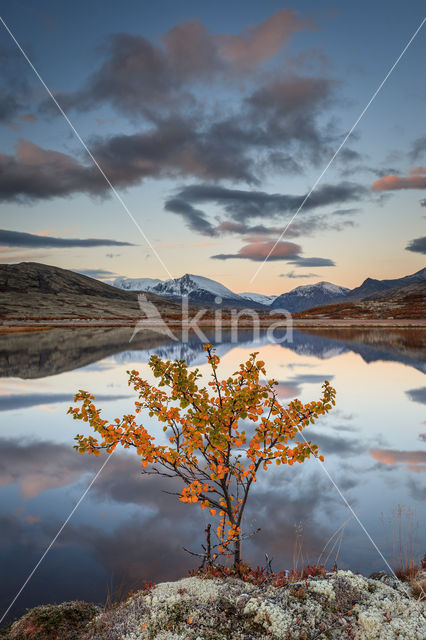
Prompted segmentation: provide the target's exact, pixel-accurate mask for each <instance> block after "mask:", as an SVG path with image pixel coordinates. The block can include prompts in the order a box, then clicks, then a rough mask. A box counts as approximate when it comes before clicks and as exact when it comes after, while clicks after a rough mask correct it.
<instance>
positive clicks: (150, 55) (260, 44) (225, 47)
mask: <svg viewBox="0 0 426 640" xmlns="http://www.w3.org/2000/svg"><path fill="white" fill-rule="evenodd" d="M314 28H315V24H314V23H313V21H312V20H309V19H306V18H302V17H301V16H299V15H298V14H297V12H296V11H294V10H289V9H283V10H280V11H277V12H276V13H275V14H273V15H272V16H270V17H269V18H267V19H266V20H264V21H263V22H260V23H259V24H257V25H251V26H249V27H247V28H246V29H244V30H243V31H242V32H241V33H240V34H238V35H235V34H226V33H224V34H217V35H216V34H212V33H211V32H210V31H209V30H208V29H207V28H206V27H205V25H203V24H202V23H201V22H200V21H199V20H188V21H185V22H181V23H178V24H176V25H175V26H174V27H172V28H171V29H170V30H169V31H167V32H166V33H165V34H163V35H162V36H161V37H160V40H159V42H157V43H153V42H151V41H149V40H148V39H147V38H145V37H143V36H140V35H133V34H128V33H118V34H113V35H111V36H109V37H108V38H107V40H106V41H105V42H104V44H103V47H102V50H101V51H102V53H103V56H104V59H103V61H102V62H101V64H100V66H99V67H98V68H97V69H96V70H95V71H94V72H93V73H92V74H91V76H90V77H89V79H88V81H87V83H86V85H85V86H84V87H83V88H81V89H79V90H77V91H74V92H58V93H56V96H55V97H56V98H57V99H58V101H59V102H60V103H61V105H62V106H63V107H64V108H65V109H70V108H74V109H79V110H82V111H86V110H88V109H92V108H94V107H97V106H99V104H101V103H105V102H108V103H110V104H111V105H112V106H113V107H114V108H115V109H117V110H119V111H121V112H124V113H126V114H131V115H135V114H143V115H145V116H146V117H150V118H152V117H154V118H155V117H156V113H155V112H157V114H158V110H159V111H160V112H161V113H164V112H167V111H170V110H173V108H174V109H176V108H177V107H179V106H185V107H188V106H193V104H194V101H195V99H194V97H193V95H192V94H191V93H190V91H189V87H190V86H191V84H193V83H195V82H197V83H199V84H202V85H203V84H206V85H210V83H211V82H212V80H214V79H217V78H221V79H222V80H223V79H228V80H229V79H230V78H232V79H235V77H236V76H237V74H238V75H240V74H241V73H243V72H252V71H253V70H254V69H256V68H257V67H258V66H259V65H261V64H263V63H265V62H267V61H268V60H269V59H271V58H272V57H273V56H275V55H276V54H277V53H279V51H280V50H281V49H282V48H283V46H284V45H285V44H287V43H288V42H289V40H290V39H291V37H292V36H293V35H294V34H295V33H298V32H300V31H303V30H306V29H309V30H312V29H314ZM44 108H51V105H50V104H49V103H48V102H46V103H45V105H44Z"/></svg>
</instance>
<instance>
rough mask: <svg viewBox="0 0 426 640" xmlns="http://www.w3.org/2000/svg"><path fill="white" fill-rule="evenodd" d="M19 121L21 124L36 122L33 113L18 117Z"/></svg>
mask: <svg viewBox="0 0 426 640" xmlns="http://www.w3.org/2000/svg"><path fill="white" fill-rule="evenodd" d="M19 119H20V120H22V122H36V121H37V116H35V115H34V114H33V113H24V114H22V116H19Z"/></svg>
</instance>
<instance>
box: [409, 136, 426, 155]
mask: <svg viewBox="0 0 426 640" xmlns="http://www.w3.org/2000/svg"><path fill="white" fill-rule="evenodd" d="M425 152H426V136H422V137H420V138H417V140H415V141H414V142H413V145H412V148H411V151H410V154H409V155H410V158H411V159H412V160H417V159H418V158H419V157H421V156H422V155H423V154H424V153H425Z"/></svg>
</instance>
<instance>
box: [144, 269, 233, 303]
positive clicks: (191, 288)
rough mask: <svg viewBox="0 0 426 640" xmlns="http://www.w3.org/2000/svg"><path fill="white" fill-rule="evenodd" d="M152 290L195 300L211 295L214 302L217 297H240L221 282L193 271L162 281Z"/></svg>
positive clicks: (226, 298)
mask: <svg viewBox="0 0 426 640" xmlns="http://www.w3.org/2000/svg"><path fill="white" fill-rule="evenodd" d="M151 291H152V292H153V293H157V294H158V295H160V296H165V297H167V298H181V297H182V296H188V297H189V299H190V300H191V301H193V302H195V301H196V299H199V298H200V299H201V298H203V297H206V296H207V297H209V298H210V297H211V298H212V302H214V300H213V298H216V297H218V298H222V300H234V299H239V298H240V296H239V295H238V294H237V293H234V292H233V291H231V289H228V287H225V286H224V285H223V284H220V282H216V280H211V279H210V278H204V277H203V276H196V275H194V274H192V273H186V274H185V275H184V276H182V277H181V278H175V279H173V280H166V281H165V282H161V283H159V284H157V285H156V286H155V287H154V288H153V289H151Z"/></svg>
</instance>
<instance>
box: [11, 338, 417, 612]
mask: <svg viewBox="0 0 426 640" xmlns="http://www.w3.org/2000/svg"><path fill="white" fill-rule="evenodd" d="M129 334H130V335H131V333H130V330H129V329H90V330H89V329H78V330H66V329H54V330H50V331H44V332H40V333H37V334H16V335H14V336H13V337H11V336H8V337H6V338H5V336H4V335H3V336H1V337H0V371H1V375H2V376H3V381H2V382H3V388H2V390H1V393H0V407H1V408H2V409H3V412H2V414H1V416H2V427H1V432H0V447H1V449H0V451H1V454H0V487H1V494H2V501H1V507H0V538H1V544H0V566H1V572H2V576H1V578H2V579H1V582H0V607H1V608H2V609H3V610H4V609H6V607H7V606H8V604H9V602H10V600H11V599H12V598H13V596H14V595H15V593H16V591H17V590H18V589H19V588H20V586H21V585H22V583H23V582H24V580H25V579H26V577H27V575H28V573H29V571H30V570H31V569H32V567H33V566H34V565H35V564H36V562H37V561H38V559H39V558H40V556H41V554H42V553H43V551H44V550H45V548H46V547H47V546H48V544H49V543H50V541H51V539H52V538H53V536H54V535H55V534H56V532H57V531H58V529H59V527H60V526H61V525H62V523H63V521H64V520H65V519H66V517H67V516H68V514H69V513H70V511H71V509H72V508H73V506H74V504H75V502H76V500H78V499H79V497H80V496H81V494H82V493H83V491H84V489H85V488H86V487H87V485H88V483H89V482H90V479H91V477H93V474H94V473H96V472H97V470H98V469H99V467H100V466H101V464H102V458H94V457H91V456H80V455H78V454H77V453H76V452H75V451H74V450H73V449H72V444H73V436H74V435H75V433H76V431H77V430H81V429H82V428H84V426H82V425H81V424H80V423H79V424H78V425H77V423H75V422H73V421H72V420H71V419H70V417H69V416H66V409H67V407H68V404H69V401H70V398H71V396H72V394H73V392H74V391H76V390H77V389H79V388H85V389H90V390H93V391H94V392H95V393H96V397H97V400H98V401H99V404H100V405H101V406H104V414H105V416H108V417H109V418H112V417H115V416H118V415H121V414H122V413H127V412H128V411H129V406H131V404H130V403H131V400H130V398H129V393H130V391H129V389H128V387H127V384H126V382H127V377H126V373H125V371H126V369H129V368H133V366H137V367H138V368H139V369H140V370H141V372H145V373H146V371H147V366H146V362H147V360H148V359H149V356H150V355H151V354H152V353H154V352H155V353H158V354H159V355H160V356H161V357H164V358H168V359H171V358H176V357H178V358H185V359H187V360H188V361H189V362H190V363H191V365H193V366H194V365H196V366H200V368H201V370H203V363H204V362H205V360H204V356H203V354H202V351H201V349H202V344H201V342H200V341H199V340H196V339H193V340H192V341H191V342H190V343H188V344H185V345H184V344H181V343H175V342H170V343H164V342H163V343H162V342H161V337H160V338H159V337H158V336H156V335H155V334H153V335H149V334H144V335H141V334H138V335H137V336H136V341H135V342H132V343H131V345H129V342H128V341H129ZM425 334H426V332H424V331H421V330H378V329H376V330H372V329H371V330H368V331H357V330H351V331H348V330H345V331H333V332H331V331H327V332H326V331H324V330H323V331H316V332H312V331H310V332H309V333H308V332H306V331H303V332H301V331H297V332H295V334H294V342H293V343H291V344H283V345H270V344H268V343H267V340H266V337H265V336H261V338H260V339H259V340H258V341H257V342H256V344H254V343H253V342H252V341H251V336H250V334H249V332H248V333H247V335H244V336H243V335H241V336H240V337H241V342H240V343H239V344H238V345H234V344H232V343H231V342H230V340H228V339H227V336H226V335H225V336H224V341H223V342H222V344H220V345H218V353H219V354H220V355H221V356H223V362H222V364H223V367H224V374H225V375H227V374H228V372H231V371H233V370H234V369H235V367H236V366H237V365H238V363H239V362H240V361H241V360H242V359H244V358H246V357H247V355H248V353H250V352H251V351H254V350H256V351H260V352H261V357H262V358H263V359H265V361H266V363H267V365H268V373H269V374H270V375H273V376H274V377H275V378H276V379H278V380H279V382H280V385H279V393H280V396H281V397H283V398H288V399H290V398H293V397H294V396H295V395H297V396H298V397H301V399H302V401H308V400H311V399H314V398H315V397H317V396H319V394H320V385H321V383H322V381H323V380H324V379H325V378H327V379H329V380H332V381H333V382H332V383H333V385H334V386H335V387H336V389H337V408H336V410H335V411H334V412H332V413H331V414H330V415H329V416H327V417H326V418H325V419H324V420H320V421H319V422H318V423H317V424H316V425H315V426H314V427H313V428H312V429H311V430H310V435H309V439H312V440H313V441H314V442H317V443H318V444H319V446H320V450H321V452H322V453H323V454H324V455H325V458H326V466H327V469H328V470H329V472H330V473H331V475H332V477H333V479H334V480H335V481H336V483H337V485H338V486H339V488H340V489H341V491H342V492H343V494H344V495H345V496H346V497H347V499H348V500H349V502H350V503H351V505H352V506H353V508H354V509H355V511H356V513H357V515H358V516H359V517H360V518H361V520H362V522H363V523H364V524H365V526H366V527H367V529H368V531H369V532H370V534H371V535H372V536H373V538H374V540H375V541H376V542H377V544H378V545H379V547H380V548H381V549H382V550H383V551H384V552H385V554H388V553H389V548H388V547H387V544H386V535H385V532H384V531H383V528H382V525H381V523H380V519H379V516H380V512H381V511H383V512H384V513H385V514H388V515H389V514H390V513H391V512H392V509H393V508H394V507H395V506H396V505H397V504H398V503H404V504H409V505H412V506H413V507H414V508H415V507H416V506H417V507H418V511H417V519H418V521H419V531H421V530H422V529H423V530H424V527H425V525H426V522H425V516H424V513H423V511H422V509H421V506H422V500H424V499H425V497H426V495H425V494H426V489H425V483H424V481H423V479H424V477H425V475H424V472H425V471H426V454H425V439H424V437H423V436H424V431H425V425H424V420H425V416H424V388H425V387H424V377H423V372H424V371H425V362H426V357H425ZM129 346H130V347H131V349H129ZM107 400H108V402H106V401H107ZM147 426H149V428H150V429H152V430H154V431H155V429H156V426H155V425H154V424H153V423H152V422H151V423H148V425H147ZM160 432H161V430H160ZM177 488H178V484H175V481H170V480H169V481H168V480H167V479H164V478H157V477H151V476H142V475H141V473H140V463H139V461H138V459H137V456H136V455H131V454H129V453H127V452H125V451H121V452H117V453H115V454H114V455H113V456H112V458H111V460H110V462H109V463H108V465H107V466H106V467H105V469H104V471H103V473H102V474H101V476H100V477H99V478H98V480H97V481H96V483H95V484H94V486H93V487H92V489H91V491H90V493H89V495H88V496H87V498H86V499H85V501H84V502H83V503H82V505H81V506H80V507H79V509H78V511H77V512H76V514H75V515H74V516H73V518H72V520H71V521H70V523H69V524H68V526H67V527H66V528H65V530H64V532H63V533H62V534H61V536H60V538H59V540H58V542H57V543H56V544H55V546H54V548H53V549H52V550H51V551H50V552H49V554H48V556H47V558H46V559H45V561H44V562H43V564H42V565H41V567H40V568H39V570H38V571H37V573H36V575H35V576H34V578H33V579H32V580H31V582H30V583H29V585H28V586H27V587H26V589H25V591H24V592H23V594H22V596H21V597H20V598H19V600H18V601H17V603H16V605H15V607H14V609H13V610H12V611H11V617H13V616H16V615H19V614H20V613H21V612H23V611H24V609H25V607H28V606H34V605H35V604H39V603H41V602H47V601H61V600H66V599H72V598H82V599H87V600H92V601H93V600H95V601H103V600H104V599H105V596H106V592H107V589H108V585H110V584H111V582H113V583H114V584H116V585H118V584H120V582H121V581H123V582H124V584H126V585H128V586H132V585H136V586H137V585H141V584H143V582H144V581H149V580H154V581H160V580H164V579H174V578H177V577H179V576H182V575H185V574H186V572H187V570H188V569H189V568H191V567H194V564H195V565H196V562H194V559H193V558H191V557H189V556H187V555H186V554H185V552H184V551H183V549H182V548H183V547H184V546H185V547H187V548H190V549H193V550H195V551H198V550H199V548H200V545H201V544H202V542H203V540H202V531H203V529H204V528H205V526H206V521H205V520H204V519H203V513H204V512H201V511H200V510H199V508H198V507H197V506H190V505H186V504H182V503H180V502H179V501H178V500H177V499H176V497H175V496H172V495H170V494H169V493H165V491H168V492H170V491H171V492H173V491H176V490H177ZM347 518H348V511H347V508H346V507H345V505H344V504H343V503H342V501H341V499H340V497H339V496H338V494H337V493H336V491H335V489H334V488H333V486H332V485H331V484H330V481H329V479H328V478H327V476H326V475H325V474H324V472H323V471H322V469H321V468H320V466H319V465H318V463H317V462H316V461H315V460H311V461H309V462H306V463H305V464H304V465H300V466H299V465H296V466H294V467H292V468H282V467H280V468H276V469H273V470H272V469H271V470H270V471H268V473H267V474H265V475H264V476H263V477H262V478H261V479H260V480H259V482H258V483H257V485H256V486H255V489H254V493H253V495H252V496H251V498H250V500H249V504H248V508H247V516H246V520H245V529H246V531H247V532H250V531H254V530H256V529H257V528H259V527H260V528H261V531H260V533H258V534H257V535H256V536H254V537H252V538H250V539H249V540H248V541H247V542H246V543H245V549H244V555H245V557H246V558H247V560H248V561H249V562H250V563H251V564H253V565H257V564H262V563H263V562H264V554H265V553H267V554H268V556H269V557H273V558H274V559H273V563H272V564H273V568H274V569H276V570H279V569H281V568H288V567H291V566H292V563H293V548H294V541H295V525H296V524H297V523H300V522H302V523H303V528H304V553H305V555H306V557H307V558H309V559H310V560H316V559H317V558H318V556H319V554H320V552H321V550H322V548H323V546H324V544H325V543H326V541H327V540H328V538H329V537H330V536H331V535H332V533H333V532H334V531H335V530H336V529H338V527H339V526H340V525H341V524H342V523H343V522H344V521H345V520H347ZM171 532H172V535H171ZM418 551H419V555H420V554H421V555H423V553H424V551H425V550H424V549H418ZM339 565H340V566H342V567H350V568H352V569H358V570H360V571H361V572H364V573H367V574H368V573H370V572H371V571H373V570H381V569H383V568H384V567H383V562H382V560H381V559H380V557H379V556H378V554H377V552H376V551H375V550H374V549H373V548H372V546H371V544H370V543H369V542H368V540H367V539H366V537H365V534H364V533H363V532H362V531H361V530H360V528H359V526H358V525H357V524H356V523H355V522H353V521H352V522H351V523H350V524H349V525H348V526H347V528H346V530H345V535H344V539H343V544H342V549H341V553H340V558H339Z"/></svg>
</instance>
